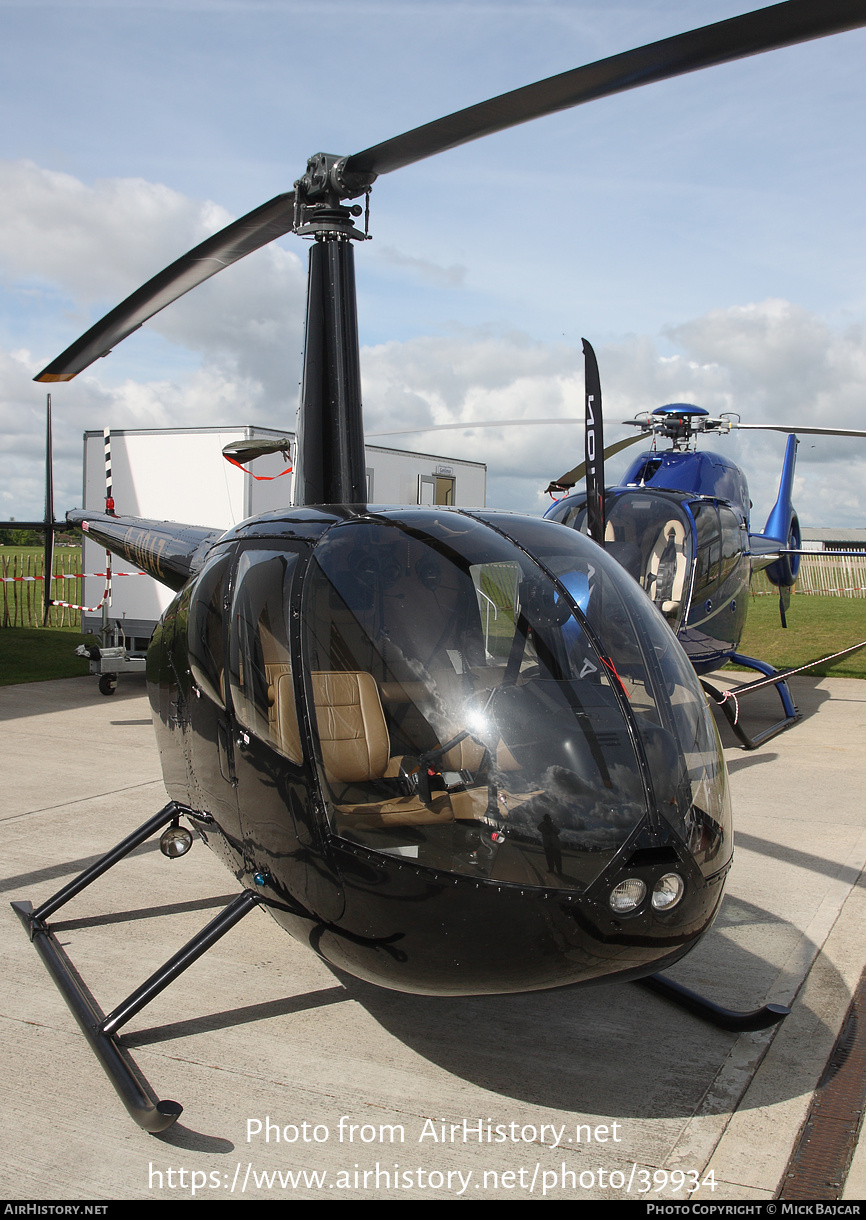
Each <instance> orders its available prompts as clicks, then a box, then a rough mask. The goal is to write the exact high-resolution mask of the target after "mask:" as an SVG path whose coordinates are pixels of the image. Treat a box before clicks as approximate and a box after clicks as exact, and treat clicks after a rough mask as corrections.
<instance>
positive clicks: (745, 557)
mask: <svg viewBox="0 0 866 1220" xmlns="http://www.w3.org/2000/svg"><path fill="white" fill-rule="evenodd" d="M584 354H585V358H586V418H585V425H586V451H587V457H586V460H585V461H584V462H582V463H581V464H580V465H579V466H576V467H575V468H574V469H573V470H570V471H568V472H567V473H566V474H564V475H562V476H561V477H560V478H559V479H556V480H554V481H553V482H551V483H550V484H549V486H548V488H547V491H548V492H550V493H551V494H555V493H557V492H563V491H565V492H566V493H569V494H566V495H565V496H563V497H562V498H561V499H558V500H557V501H556V503H554V504H553V505H551V507H550V508H549V509H548V510H547V512H546V513H545V517H546V518H547V519H548V520H551V521H559V522H561V523H562V524H563V525H566V526H570V527H571V528H573V529H577V530H580V531H582V532H583V533H587V534H589V535H590V536H591V537H593V538H594V539H595V541H596V542H598V543H599V544H600V545H602V546H603V547H604V548H605V549H606V550H607V552H608V554H610V555H611V556H612V557H613V558H614V559H616V560H617V561H618V562H619V563H620V564H621V566H622V567H624V568H625V569H626V571H627V572H628V573H629V574H630V575H631V576H632V577H633V578H634V579H635V580H636V581H637V582H638V583H639V584H640V585H641V587H642V588H643V589H644V591H645V592H646V594H647V595H648V597H649V598H650V599H651V600H652V601H653V602H654V603H655V605H656V606H657V607H658V609H659V610H660V611H661V613H662V614H663V615H664V617H665V618H666V619H667V620H668V623H669V624H670V626H671V628H672V629H673V630H674V631H675V632H676V634H677V637H678V639H679V641H680V643H681V644H682V646H683V649H684V650H685V652H686V654H687V656H688V658H689V660H690V661H691V663H692V665H693V667H694V669H695V671H696V673H697V674H698V675H699V677H701V679H702V685H703V687H704V689H705V690H706V691H707V693H708V694H709V695H711V697H713V698H714V699H715V700H716V701H717V702H718V703H719V704H720V706H721V707H722V709H723V710H724V712H725V714H726V715H727V717H728V720H729V722H730V724H731V727H732V729H733V730H734V732H735V734H736V735H737V737H738V739H739V741H740V742H741V744H742V745H743V746H744V747H745V748H746V749H754V748H755V747H756V746H759V745H761V744H762V743H763V742H765V741H767V740H769V738H771V737H774V736H775V735H776V734H777V733H780V732H782V730H783V729H786V728H788V727H789V726H790V725H791V724H793V723H794V722H795V721H796V720H798V719H799V713H798V711H797V708H796V706H795V705H794V702H793V699H792V697H791V693H790V690H789V688H788V685H787V683H786V682H785V681H784V680H783V679H780V678H779V677H778V676H777V671H776V670H775V669H774V668H773V666H771V665H769V664H767V663H766V662H765V661H760V660H758V659H756V658H755V657H749V656H746V655H744V654H743V653H741V652H740V651H739V644H740V640H741V638H742V635H743V630H744V628H745V624H746V614H747V611H748V603H749V586H750V583H751V578H752V574H753V573H755V572H759V571H764V572H766V574H767V577H768V579H769V581H770V582H771V584H773V585H774V586H775V587H776V588H777V589H778V590H779V610H780V616H781V621H782V626H783V627H785V626H787V621H786V613H785V612H786V610H787V609H788V606H789V604H790V599H791V593H792V590H793V588H794V585H795V583H796V580H797V574H798V571H799V568H800V556H801V553H802V552H801V541H802V540H801V531H800V523H799V520H798V517H797V513H796V511H795V509H794V505H793V502H792V492H793V485H794V468H795V464H796V458H797V446H798V444H799V441H798V439H797V436H796V435H795V432H796V433H803V434H809V435H819V436H821V435H823V436H828V435H829V436H866V432H864V431H855V430H851V429H842V428H818V427H799V426H798V427H797V428H796V429H795V428H793V427H788V426H786V425H775V424H744V423H741V422H740V420H739V418H738V417H737V416H736V415H732V414H726V415H722V416H720V417H718V418H714V417H712V416H711V415H710V413H709V411H707V410H705V409H704V408H703V407H699V406H695V405H694V404H692V403H684V402H675V403H668V404H667V405H665V406H661V407H656V408H655V410H654V411H650V412H645V413H643V414H641V415H639V416H638V417H637V418H636V419H633V420H624V421H623V423H624V424H627V425H629V426H633V427H636V428H638V429H639V431H638V434H637V435H636V436H630V437H627V438H626V439H625V440H622V441H619V442H617V443H616V444H614V445H611V446H610V447H609V448H608V449H604V447H603V441H602V435H601V429H602V424H601V390H600V385H599V377H598V365H597V362H596V359H595V354H594V352H593V351H592V348H591V346H590V344H589V343H587V342H586V340H584ZM739 428H748V429H752V430H768V431H775V432H784V433H788V441H787V445H786V448H785V457H784V460H783V463H782V473H781V477H780V480H779V490H778V495H777V497H776V502H775V504H774V505H773V508H772V510H771V512H770V515H769V516H768V518H767V521H766V524H765V525H764V527H763V529H762V530H760V531H753V530H752V528H751V522H750V510H751V500H750V498H749V489H748V483H747V481H746V476H745V474H744V473H743V471H742V470H741V469H740V467H739V466H737V465H736V464H735V463H734V462H732V461H731V460H730V458H728V457H726V456H724V455H723V454H721V453H718V452H715V451H706V450H699V449H698V447H697V442H698V438H699V437H701V436H707V435H726V434H729V433H730V432H731V431H733V430H734V429H739ZM647 437H651V438H652V448H651V449H650V450H648V451H647V452H645V453H642V454H640V456H639V457H637V458H636V459H635V460H634V461H633V462H632V463H631V465H630V466H629V467H628V469H627V470H626V472H625V474H624V475H623V477H622V479H621V480H620V482H619V483H618V484H616V485H615V486H613V487H607V488H605V486H604V459H605V458H606V457H610V456H612V455H613V454H614V453H617V452H619V451H620V450H622V449H625V448H628V447H629V446H630V445H633V444H635V443H636V442H639V441H641V440H643V439H644V438H647ZM659 441H669V442H670V448H669V449H659ZM596 455H598V456H597V458H596ZM584 477H586V480H587V489H586V491H585V492H579V493H576V492H572V491H571V488H573V487H574V486H575V485H576V484H577V483H578V482H580V481H581V480H582V479H583V478H584ZM728 662H733V663H735V664H737V665H741V666H743V667H745V668H748V669H753V670H757V671H758V672H759V673H761V674H763V675H764V676H765V678H771V679H775V682H774V683H773V684H774V685H775V686H776V690H777V691H778V693H779V698H780V700H781V703H782V709H783V716H782V719H781V720H779V721H778V722H777V723H775V724H773V725H771V726H770V727H769V728H767V729H765V730H764V731H762V732H761V733H759V734H758V735H756V736H754V737H753V736H750V735H749V734H748V732H747V731H746V729H745V727H744V725H743V723H742V719H741V718H740V716H739V715H738V714H737V711H736V710H735V709H736V701H735V700H731V699H728V698H724V697H723V696H721V695H720V694H719V692H718V691H717V689H716V688H715V687H714V686H712V685H711V684H710V683H709V682H708V681H707V680H706V678H705V677H704V675H706V674H709V673H712V672H713V671H715V670H717V669H720V668H721V667H722V666H723V665H725V664H727V663H728ZM743 689H744V690H745V689H746V688H745V687H744V688H743Z"/></svg>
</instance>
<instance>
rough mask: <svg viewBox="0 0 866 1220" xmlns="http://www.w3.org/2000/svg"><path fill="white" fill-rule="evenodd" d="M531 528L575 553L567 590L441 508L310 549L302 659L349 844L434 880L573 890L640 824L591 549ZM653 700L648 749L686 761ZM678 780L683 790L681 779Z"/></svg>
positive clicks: (629, 744) (338, 828)
mask: <svg viewBox="0 0 866 1220" xmlns="http://www.w3.org/2000/svg"><path fill="white" fill-rule="evenodd" d="M508 520H509V522H511V521H512V520H514V521H523V520H525V519H522V518H514V519H511V518H509V519H508ZM538 524H540V525H542V526H543V527H544V528H545V530H546V531H547V532H548V533H549V532H550V531H553V533H554V534H555V535H556V536H557V537H558V536H559V535H560V534H562V536H563V537H564V538H566V539H571V540H572V542H571V543H570V547H569V549H570V551H571V561H570V563H569V564H568V565H567V570H566V568H565V567H563V565H560V568H561V570H560V571H559V572H558V573H557V579H553V578H552V576H551V574H550V572H548V571H545V570H544V568H542V567H540V566H539V565H538V563H536V562H535V560H534V559H533V558H532V557H531V556H530V555H529V554H528V553H527V550H529V549H530V548H527V549H526V550H524V549H523V547H522V546H520V545H515V543H514V542H513V541H512V540H511V539H510V538H507V537H505V536H504V535H503V534H502V533H501V532H500V531H499V530H498V529H496V528H491V526H490V524H488V523H487V522H482V521H480V520H474V519H472V518H471V517H468V516H467V515H465V514H462V513H453V512H450V513H449V512H448V511H447V510H446V511H443V510H438V511H437V510H423V509H419V510H417V512H411V513H407V512H405V511H402V512H393V513H389V512H383V513H381V514H377V516H376V517H375V518H374V519H370V518H367V519H356V520H353V521H349V522H346V523H343V524H340V525H338V526H335V527H334V528H333V529H331V530H329V531H328V533H327V534H326V536H325V537H324V539H323V540H322V542H321V543H319V545H318V546H317V547H316V549H315V552H314V557H313V560H312V563H311V567H310V570H309V572H308V575H307V578H306V580H305V598H306V605H305V609H304V612H303V615H302V619H303V622H304V649H303V651H304V659H305V665H306V681H307V697H308V701H309V703H310V705H311V707H312V711H313V716H314V719H315V724H316V730H317V732H316V735H317V738H318V745H319V758H318V764H319V769H320V776H321V779H322V784H323V788H324V790H325V793H326V796H327V798H328V810H329V816H330V820H331V826H332V829H333V831H334V832H335V833H336V834H337V835H339V836H340V837H343V838H346V839H349V840H351V841H354V842H357V843H361V844H364V845H365V846H366V847H368V848H370V849H373V850H376V851H382V852H386V853H390V854H392V855H396V856H402V857H406V858H409V859H412V860H415V861H417V862H418V863H419V864H422V865H426V866H429V867H432V868H436V869H444V870H448V871H453V872H458V873H464V874H470V875H475V876H478V877H481V878H485V879H489V880H496V881H501V882H510V883H514V884H520V885H531V886H542V887H555V888H576V889H581V888H584V887H585V886H587V885H588V884H589V883H590V882H591V881H592V880H593V879H594V878H595V877H596V876H597V875H598V874H599V873H600V872H601V871H602V870H603V869H604V868H605V867H606V865H607V864H608V863H609V862H610V860H611V859H612V857H613V856H614V854H615V853H616V852H617V851H618V850H619V849H620V848H621V847H622V846H623V845H624V844H625V843H626V841H627V840H628V838H629V836H630V835H631V834H632V833H633V832H634V830H635V828H636V827H637V826H638V825H639V824H640V823H641V821H642V820H643V819H644V818H645V816H646V815H647V812H648V806H649V795H648V789H647V785H646V782H645V779H644V773H643V770H642V767H641V765H640V761H639V758H638V754H637V751H636V746H635V736H636V734H635V731H634V727H633V726H634V719H633V717H631V716H630V715H629V714H628V713H627V712H626V710H625V708H626V706H627V703H628V686H627V683H628V681H629V677H630V675H629V673H628V672H626V673H625V676H623V674H622V673H620V672H619V668H618V665H617V664H614V663H613V662H612V661H611V659H610V657H609V656H607V657H603V656H602V655H601V654H600V652H599V649H598V647H597V646H596V644H595V642H594V639H593V636H594V635H597V633H593V632H592V631H589V630H587V619H586V618H584V616H583V614H582V611H581V609H580V606H581V605H586V607H587V608H588V611H589V621H590V622H591V621H592V614H593V601H594V600H595V601H596V602H597V603H600V601H601V592H600V589H599V587H598V581H597V579H596V577H595V573H596V572H597V570H598V567H597V564H594V563H593V560H594V558H595V548H594V547H592V546H591V544H589V543H587V542H586V540H585V539H581V538H579V537H578V536H576V535H573V534H567V533H565V532H564V531H561V530H560V529H559V527H556V526H553V525H550V524H546V523H538ZM518 541H520V540H519V539H518ZM615 566H616V565H614V567H615ZM615 579H618V580H619V581H623V580H624V579H625V578H624V577H623V576H622V573H621V572H619V574H618V577H616V578H615ZM630 643H631V647H632V649H633V650H636V656H635V658H630V657H629V656H627V655H626V653H625V652H623V658H622V659H623V661H624V662H628V661H630V660H633V661H634V664H633V665H632V668H633V669H634V668H639V669H640V672H641V679H642V682H643V687H642V689H646V688H648V687H649V688H651V689H652V690H655V687H652V684H651V682H648V681H647V680H646V668H647V666H646V663H645V661H642V660H641V648H642V645H641V643H640V642H639V641H638V640H637V639H636V638H635V636H634V633H633V632H632V637H631V641H630ZM649 647H652V645H651V644H650V645H649ZM650 703H651V705H652V710H653V715H654V716H655V720H654V721H653V722H652V723H651V724H650V723H648V727H647V730H646V735H647V738H648V739H653V744H654V747H655V748H656V750H657V752H658V751H659V750H661V751H664V749H665V748H667V749H668V753H669V754H671V753H673V754H676V750H675V749H674V748H673V747H671V746H670V745H668V744H667V743H668V739H669V737H670V736H671V731H670V729H669V728H665V727H662V725H661V724H660V723H657V722H659V721H660V719H661V718H660V717H659V716H658V714H657V709H656V708H655V701H654V698H653V697H652V696H651V697H650ZM654 734H655V735H656V736H657V737H658V741H656V740H655V738H654ZM659 741H662V742H664V743H665V744H664V745H660V744H659ZM648 753H649V751H648ZM668 761H669V760H668ZM674 770H675V771H676V770H677V768H676V767H674ZM675 783H676V784H678V785H679V788H680V789H682V787H683V784H686V785H687V784H688V777H687V775H684V774H683V768H682V767H680V768H679V770H678V771H677V778H676V780H675ZM690 795H691V794H690V793H689V797H685V796H681V798H680V803H681V804H682V805H683V806H687V805H690Z"/></svg>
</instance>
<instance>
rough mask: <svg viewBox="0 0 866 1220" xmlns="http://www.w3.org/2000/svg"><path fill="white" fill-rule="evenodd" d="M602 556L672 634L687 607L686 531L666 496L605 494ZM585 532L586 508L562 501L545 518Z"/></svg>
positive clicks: (689, 543)
mask: <svg viewBox="0 0 866 1220" xmlns="http://www.w3.org/2000/svg"><path fill="white" fill-rule="evenodd" d="M605 517H606V520H605V543H604V547H605V551H606V552H607V554H608V555H610V556H611V557H612V558H613V559H615V560H616V561H617V563H618V564H619V565H620V566H621V567H622V568H624V569H625V570H626V572H628V574H629V576H631V577H633V578H634V579H635V580H636V581H637V582H638V584H639V585H640V586H641V588H642V589H643V590H644V592H645V593H646V594H647V596H648V597H649V599H650V601H652V602H654V603H655V605H656V606H657V607H658V609H659V610H660V611H661V612H662V614H663V615H664V616H665V618H666V619H667V620H668V622H669V623H670V624H671V626H672V627H673V628H674V630H676V629H677V627H678V626H679V624H680V623H681V622H682V618H683V614H684V613H685V610H686V607H687V604H688V595H689V575H690V573H691V567H692V553H693V552H692V526H691V522H690V520H689V517H688V515H687V514H686V512H685V511H684V509H683V508H682V506H681V505H680V504H679V503H678V502H677V501H676V500H675V499H674V498H673V497H672V496H669V495H667V496H666V495H659V494H658V493H655V492H652V491H649V490H643V489H641V490H628V491H617V492H608V494H607V497H606V499H605ZM547 519H548V520H549V521H561V522H562V524H563V525H569V526H571V527H572V528H573V529H576V530H579V531H581V532H582V533H585V532H586V503H585V500H580V501H578V502H577V503H571V504H569V503H567V502H566V501H563V504H562V508H559V507H558V506H554V507H553V508H552V509H550V510H549V511H548V513H547Z"/></svg>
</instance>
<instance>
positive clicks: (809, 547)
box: [800, 528, 866, 554]
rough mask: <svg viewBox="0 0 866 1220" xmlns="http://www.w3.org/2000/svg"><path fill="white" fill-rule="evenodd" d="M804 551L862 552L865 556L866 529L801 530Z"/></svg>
mask: <svg viewBox="0 0 866 1220" xmlns="http://www.w3.org/2000/svg"><path fill="white" fill-rule="evenodd" d="M800 534H801V538H802V546H803V550H804V551H863V552H864V554H866V529H853V530H852V529H841V528H835V529H834V528H830V529H802V530H801V531H800Z"/></svg>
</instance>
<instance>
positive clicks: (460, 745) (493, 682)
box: [148, 506, 732, 994]
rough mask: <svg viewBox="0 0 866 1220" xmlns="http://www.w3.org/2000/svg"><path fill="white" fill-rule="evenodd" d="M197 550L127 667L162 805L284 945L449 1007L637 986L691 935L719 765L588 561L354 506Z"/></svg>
mask: <svg viewBox="0 0 866 1220" xmlns="http://www.w3.org/2000/svg"><path fill="white" fill-rule="evenodd" d="M201 545H202V546H203V547H206V554H205V555H204V562H203V563H201V562H200V561H201V558H202V552H201V551H199V552H197V557H198V563H197V565H196V566H197V570H196V571H195V572H194V573H193V574H192V576H191V579H190V580H189V581H188V583H187V584H186V585H185V586H184V587H183V588H182V589H181V591H180V593H179V595H178V597H177V598H176V600H175V602H174V603H173V604H172V606H171V607H170V609H169V610H168V612H167V613H166V615H165V617H164V619H163V621H162V623H161V624H160V626H159V628H158V629H157V632H156V633H155V635H154V639H153V642H152V644H151V647H150V651H149V654H148V684H149V690H150V697H151V702H152V706H153V712H154V721H155V724H156V728H157V736H158V740H159V747H160V754H161V758H162V765H163V771H164V775H165V781H166V786H167V788H168V791H169V794H170V796H171V797H172V798H173V799H174V800H176V801H178V802H179V804H181V805H182V806H183V807H184V808H185V809H187V810H189V811H190V817H191V819H192V821H193V822H194V823H195V825H196V826H197V828H198V830H199V832H200V833H201V834H202V837H204V838H205V839H206V840H207V842H208V843H209V845H210V846H212V847H213V848H214V849H215V850H216V851H217V852H218V853H219V854H220V855H221V857H222V858H223V860H224V861H225V863H226V864H227V865H228V867H229V868H230V869H231V870H232V872H233V873H234V875H235V876H236V877H237V879H238V881H239V882H240V883H241V884H242V885H244V886H245V887H247V888H250V889H254V890H255V891H256V892H257V893H258V894H259V895H260V896H261V898H262V900H263V902H264V903H265V904H266V905H267V906H268V907H269V909H270V910H271V912H272V914H273V915H274V917H275V919H276V920H277V921H278V922H279V923H280V924H281V925H282V926H283V927H285V928H286V929H287V930H288V931H289V932H291V933H292V934H293V935H294V936H296V937H298V938H299V939H301V940H303V941H306V942H307V943H309V944H310V945H311V946H312V947H313V948H314V949H315V950H316V951H317V952H318V953H319V954H321V955H322V956H323V957H324V958H325V959H326V960H327V961H329V962H330V963H332V964H333V965H334V966H336V967H339V968H342V969H345V970H348V971H349V972H351V973H352V974H354V975H356V976H358V977H361V978H365V979H368V980H370V981H373V982H376V983H380V984H382V985H385V986H388V987H392V988H395V989H398V990H406V991H413V992H420V993H430V994H461V993H484V992H508V991H521V990H531V989H537V988H543V987H553V986H559V985H563V984H570V983H577V982H592V981H602V980H605V979H609V978H611V977H612V976H614V975H615V976H617V977H626V978H628V977H638V976H640V975H644V974H647V973H651V972H654V971H655V970H657V969H659V968H660V967H662V966H664V965H666V964H669V963H670V962H672V961H675V960H676V959H677V958H679V957H681V956H682V954H683V953H685V952H686V951H687V950H688V949H689V948H690V947H691V946H692V945H693V944H694V943H695V941H696V940H697V939H698V938H699V937H700V935H701V934H702V933H703V932H704V931H705V930H706V928H707V927H708V926H709V923H710V921H711V919H712V918H713V916H714V914H715V912H716V910H717V908H718V905H719V902H720V900H721V895H722V889H723V883H724V877H725V875H726V872H727V870H728V867H729V864H730V859H731V850H732V846H731V838H730V825H729V799H728V793H727V777H726V772H725V765H724V759H723V756H722V753H721V749H720V746H719V742H718V737H717V734H716V731H715V727H714V725H713V721H712V717H711V716H710V714H709V711H708V709H707V706H706V700H705V699H704V697H703V694H702V692H701V690H700V687H699V686H698V684H697V681H696V678H695V675H694V672H693V671H692V669H691V667H690V666H689V665H688V663H687V662H686V659H685V657H684V655H683V653H682V651H681V649H680V648H679V647H678V645H677V644H676V641H675V639H674V637H673V635H672V634H671V632H670V630H669V628H668V626H667V624H666V623H665V622H664V619H663V618H662V616H661V615H660V614H659V613H658V612H657V611H656V609H655V608H654V607H653V606H652V605H651V604H650V603H649V602H648V601H647V599H646V598H645V596H644V594H643V593H641V591H640V590H639V589H637V587H636V586H635V585H634V583H633V582H632V581H631V580H630V579H629V578H628V577H627V576H626V575H625V573H624V572H623V570H622V568H621V567H620V566H619V565H618V564H617V563H615V562H613V561H612V560H611V559H610V557H608V556H606V555H604V553H603V552H601V551H600V549H599V548H597V547H596V546H595V545H594V544H593V543H591V542H589V541H588V540H587V539H586V538H584V537H583V536H581V535H580V534H579V533H577V532H572V531H564V530H561V529H560V528H559V527H558V526H557V525H554V524H553V523H549V522H544V521H538V520H535V519H532V518H524V517H519V516H514V515H511V514H504V513H502V514H499V513H492V512H485V511H479V512H476V513H468V512H463V511H458V510H448V509H423V508H419V509H405V508H401V509H379V508H376V509H369V508H367V507H366V506H356V507H354V508H346V507H342V508H335V509H333V510H331V509H329V508H327V507H325V508H320V509H313V508H307V509H297V510H293V511H289V512H286V513H278V514H270V515H267V516H265V517H261V518H257V519H254V520H251V521H249V522H245V523H243V524H242V525H240V526H239V527H237V528H236V529H235V530H232V531H230V532H229V533H228V534H225V535H223V536H222V538H220V539H219V540H217V541H212V540H210V539H208V541H207V543H206V544H205V543H203V544H201Z"/></svg>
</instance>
